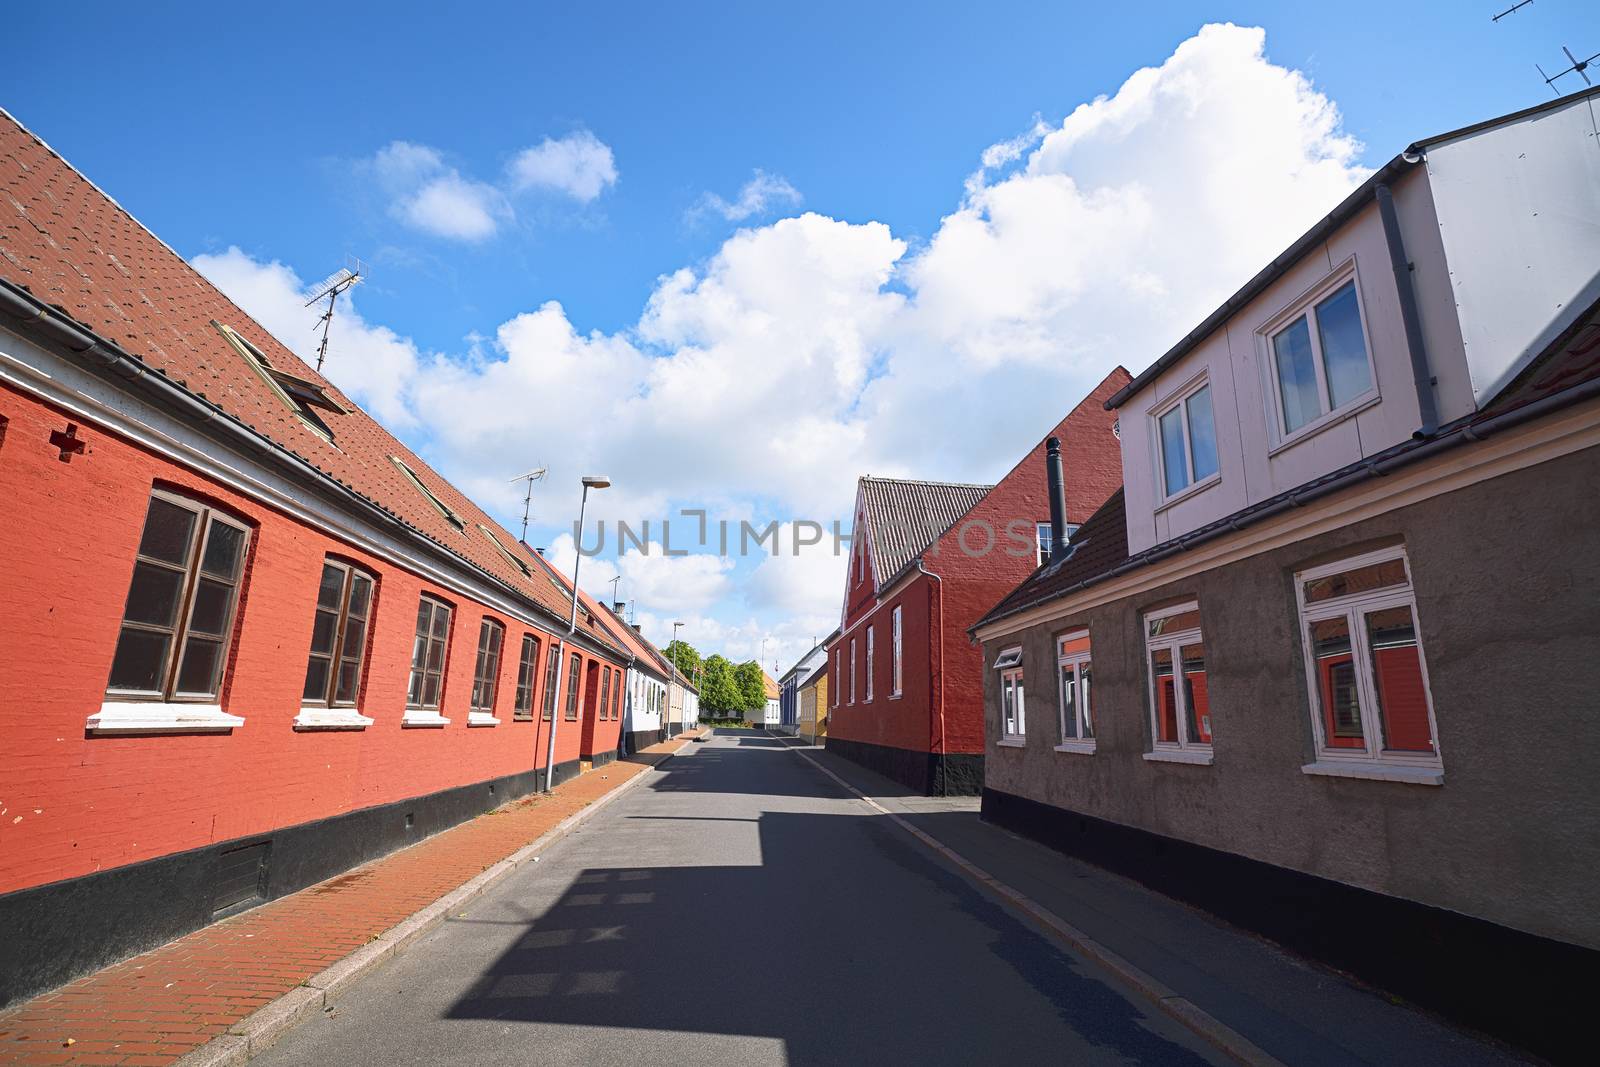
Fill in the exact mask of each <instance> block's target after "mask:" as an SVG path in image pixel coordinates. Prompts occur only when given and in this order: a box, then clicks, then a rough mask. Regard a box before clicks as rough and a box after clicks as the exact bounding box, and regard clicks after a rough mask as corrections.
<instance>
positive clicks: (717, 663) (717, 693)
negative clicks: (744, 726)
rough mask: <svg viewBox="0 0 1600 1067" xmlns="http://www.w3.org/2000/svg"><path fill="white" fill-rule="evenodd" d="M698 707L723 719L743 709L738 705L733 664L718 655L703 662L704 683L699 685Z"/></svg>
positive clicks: (737, 689) (737, 690) (737, 687)
mask: <svg viewBox="0 0 1600 1067" xmlns="http://www.w3.org/2000/svg"><path fill="white" fill-rule="evenodd" d="M700 707H701V708H703V709H705V710H706V711H709V712H710V713H711V715H712V717H713V718H719V719H725V718H728V717H730V716H732V715H734V714H737V713H739V712H742V711H743V710H744V709H743V708H741V707H740V706H739V686H738V683H737V682H735V681H734V678H733V664H731V663H729V662H728V661H727V660H726V659H724V658H722V657H721V656H718V655H713V656H710V657H709V658H707V659H706V662H705V683H704V684H703V685H702V686H701V687H700Z"/></svg>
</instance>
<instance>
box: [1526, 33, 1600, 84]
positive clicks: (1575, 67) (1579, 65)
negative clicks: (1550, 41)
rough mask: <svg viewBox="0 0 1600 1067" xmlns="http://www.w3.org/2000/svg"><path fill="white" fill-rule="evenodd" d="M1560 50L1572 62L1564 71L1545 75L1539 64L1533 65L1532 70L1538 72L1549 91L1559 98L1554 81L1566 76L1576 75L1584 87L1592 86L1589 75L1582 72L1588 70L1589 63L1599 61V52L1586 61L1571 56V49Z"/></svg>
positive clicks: (1563, 46)
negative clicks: (1581, 80)
mask: <svg viewBox="0 0 1600 1067" xmlns="http://www.w3.org/2000/svg"><path fill="white" fill-rule="evenodd" d="M1561 50H1562V51H1563V52H1565V53H1566V54H1567V58H1568V59H1570V60H1571V61H1572V66H1570V67H1568V68H1567V69H1566V70H1558V71H1556V72H1555V73H1554V74H1546V73H1545V72H1544V68H1543V67H1541V66H1539V64H1537V63H1535V64H1534V65H1533V69H1534V70H1536V71H1538V72H1539V77H1541V78H1543V79H1544V83H1545V84H1546V85H1548V86H1550V90H1551V91H1552V92H1553V93H1555V94H1556V95H1557V96H1560V95H1561V90H1560V89H1557V88H1556V85H1555V82H1556V79H1557V78H1561V77H1565V76H1566V75H1568V74H1576V75H1577V76H1578V77H1580V78H1582V79H1583V83H1584V84H1585V85H1593V84H1594V82H1592V81H1590V80H1589V75H1587V74H1585V73H1584V71H1585V70H1587V69H1588V67H1589V64H1590V63H1593V62H1594V61H1595V60H1597V59H1600V52H1596V53H1595V54H1594V55H1592V56H1590V57H1589V58H1588V59H1579V58H1578V57H1577V56H1575V55H1573V54H1572V49H1570V48H1568V47H1567V46H1566V45H1562V46H1561Z"/></svg>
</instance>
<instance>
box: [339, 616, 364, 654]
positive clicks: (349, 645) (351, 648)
mask: <svg viewBox="0 0 1600 1067" xmlns="http://www.w3.org/2000/svg"><path fill="white" fill-rule="evenodd" d="M366 637H367V624H366V623H364V622H362V621H361V620H360V619H347V620H346V621H345V624H344V647H343V648H341V649H340V650H339V655H340V656H341V657H343V658H344V659H360V658H361V646H362V642H363V641H365V640H366Z"/></svg>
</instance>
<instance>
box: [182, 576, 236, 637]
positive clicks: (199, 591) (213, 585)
mask: <svg viewBox="0 0 1600 1067" xmlns="http://www.w3.org/2000/svg"><path fill="white" fill-rule="evenodd" d="M232 602H233V587H232V586H229V585H223V584H222V583H221V582H219V581H216V580H215V579H213V578H201V579H200V581H199V584H197V585H196V586H195V590H194V606H193V607H192V608H191V609H190V610H189V628H190V629H191V630H193V631H197V632H199V633H203V634H209V635H210V636H212V637H221V636H222V635H223V633H225V632H226V631H227V628H228V608H229V606H230V605H231V604H232Z"/></svg>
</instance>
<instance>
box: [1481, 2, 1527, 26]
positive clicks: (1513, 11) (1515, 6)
mask: <svg viewBox="0 0 1600 1067" xmlns="http://www.w3.org/2000/svg"><path fill="white" fill-rule="evenodd" d="M1531 3H1533V0H1522V2H1521V3H1520V4H1512V5H1511V6H1510V7H1508V8H1506V9H1505V10H1504V11H1502V12H1500V14H1498V15H1496V16H1495V17H1494V18H1492V19H1490V20H1489V21H1490V22H1499V21H1500V20H1501V19H1503V18H1505V17H1506V16H1507V15H1515V14H1516V13H1517V9H1518V8H1522V7H1527V6H1528V5H1529V4H1531Z"/></svg>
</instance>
